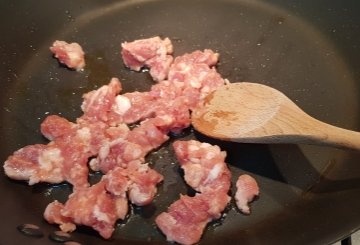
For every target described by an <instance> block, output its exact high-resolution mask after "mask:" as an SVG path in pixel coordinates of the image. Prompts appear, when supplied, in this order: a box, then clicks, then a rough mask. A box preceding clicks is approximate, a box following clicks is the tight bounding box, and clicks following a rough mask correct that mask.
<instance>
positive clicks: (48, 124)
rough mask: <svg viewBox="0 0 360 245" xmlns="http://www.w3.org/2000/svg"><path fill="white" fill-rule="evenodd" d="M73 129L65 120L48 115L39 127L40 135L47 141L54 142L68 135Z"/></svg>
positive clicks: (70, 123) (73, 126) (72, 124)
mask: <svg viewBox="0 0 360 245" xmlns="http://www.w3.org/2000/svg"><path fill="white" fill-rule="evenodd" d="M74 128H75V124H74V123H72V122H69V121H68V120H67V119H65V118H63V117H60V116H57V115H50V116H48V117H46V118H45V120H44V121H43V122H42V123H41V125H40V130H41V133H42V134H43V135H44V136H45V137H46V138H47V139H48V140H54V139H56V138H59V137H61V136H63V135H67V134H70V133H71V132H72V131H73V130H74Z"/></svg>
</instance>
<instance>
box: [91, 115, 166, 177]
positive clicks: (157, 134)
mask: <svg viewBox="0 0 360 245" xmlns="http://www.w3.org/2000/svg"><path fill="white" fill-rule="evenodd" d="M165 123H166V121H164V120H162V119H161V118H151V119H148V120H146V121H143V122H142V123H141V124H140V125H139V126H138V127H137V128H135V129H133V130H132V131H129V132H128V134H127V136H126V138H118V139H115V140H113V141H111V142H109V143H105V144H103V146H102V147H101V148H100V151H99V155H98V157H97V158H96V159H93V160H92V161H91V163H90V167H91V168H92V169H93V170H95V171H99V170H100V171H101V172H103V173H107V172H108V171H110V170H112V169H114V168H115V167H119V166H120V167H123V168H127V165H128V164H130V163H134V162H135V163H137V162H140V163H143V162H144V158H145V155H146V154H148V153H149V152H150V151H151V150H154V149H156V148H157V147H159V146H160V145H161V144H163V143H164V142H165V141H166V140H168V138H169V137H168V136H167V131H163V130H161V126H164V125H165Z"/></svg>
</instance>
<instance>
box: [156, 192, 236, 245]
mask: <svg viewBox="0 0 360 245" xmlns="http://www.w3.org/2000/svg"><path fill="white" fill-rule="evenodd" d="M229 201H230V197H229V196H228V195H227V194H226V193H223V192H219V193H215V192H213V193H207V194H196V195H195V196H194V197H189V196H180V199H179V200H177V201H175V202H174V203H173V204H171V205H170V207H169V209H168V211H167V212H163V213H161V214H159V215H158V216H157V217H156V219H155V222H156V224H157V226H158V227H159V229H160V230H161V231H162V232H163V233H164V234H165V235H166V238H167V240H168V241H175V242H178V243H180V244H185V245H188V244H194V243H197V242H198V241H199V240H200V238H201V236H202V234H203V232H204V229H205V227H206V225H207V224H208V223H209V222H210V221H211V220H213V219H218V218H219V217H220V216H221V212H222V211H223V210H224V209H225V207H226V205H227V204H228V202H229Z"/></svg>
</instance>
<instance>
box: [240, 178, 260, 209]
mask: <svg viewBox="0 0 360 245" xmlns="http://www.w3.org/2000/svg"><path fill="white" fill-rule="evenodd" d="M236 188H237V190H236V194H235V200H236V205H237V207H238V208H239V210H240V211H241V212H243V213H244V214H250V206H249V203H250V202H251V201H253V200H254V198H255V197H256V196H258V195H259V186H258V184H257V182H256V180H255V179H254V178H253V177H251V176H250V175H247V174H243V175H240V176H239V178H238V180H237V181H236Z"/></svg>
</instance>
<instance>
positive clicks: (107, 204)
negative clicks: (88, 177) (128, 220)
mask: <svg viewBox="0 0 360 245" xmlns="http://www.w3.org/2000/svg"><path fill="white" fill-rule="evenodd" d="M125 204H126V205H125ZM121 208H125V209H126V212H119V209H121ZM119 213H127V201H126V198H124V197H121V196H114V195H112V194H109V193H108V192H107V191H106V188H105V182H99V183H98V184H95V185H93V186H91V187H89V188H84V189H81V190H76V191H75V192H74V193H72V194H71V195H70V196H69V199H68V200H67V202H66V203H65V204H64V205H62V204H58V202H57V201H55V202H53V203H50V204H49V206H48V207H47V208H46V210H45V214H44V217H45V219H46V220H47V221H48V222H49V223H57V224H60V229H62V230H63V231H64V232H70V231H72V230H73V229H74V227H75V224H81V225H86V226H90V227H92V228H93V229H94V230H96V231H98V232H99V234H100V235H101V236H102V237H104V238H110V237H111V235H112V233H113V231H114V225H115V222H116V220H118V219H119V218H124V217H119V215H118V214H119ZM69 227H70V228H71V229H69Z"/></svg>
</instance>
